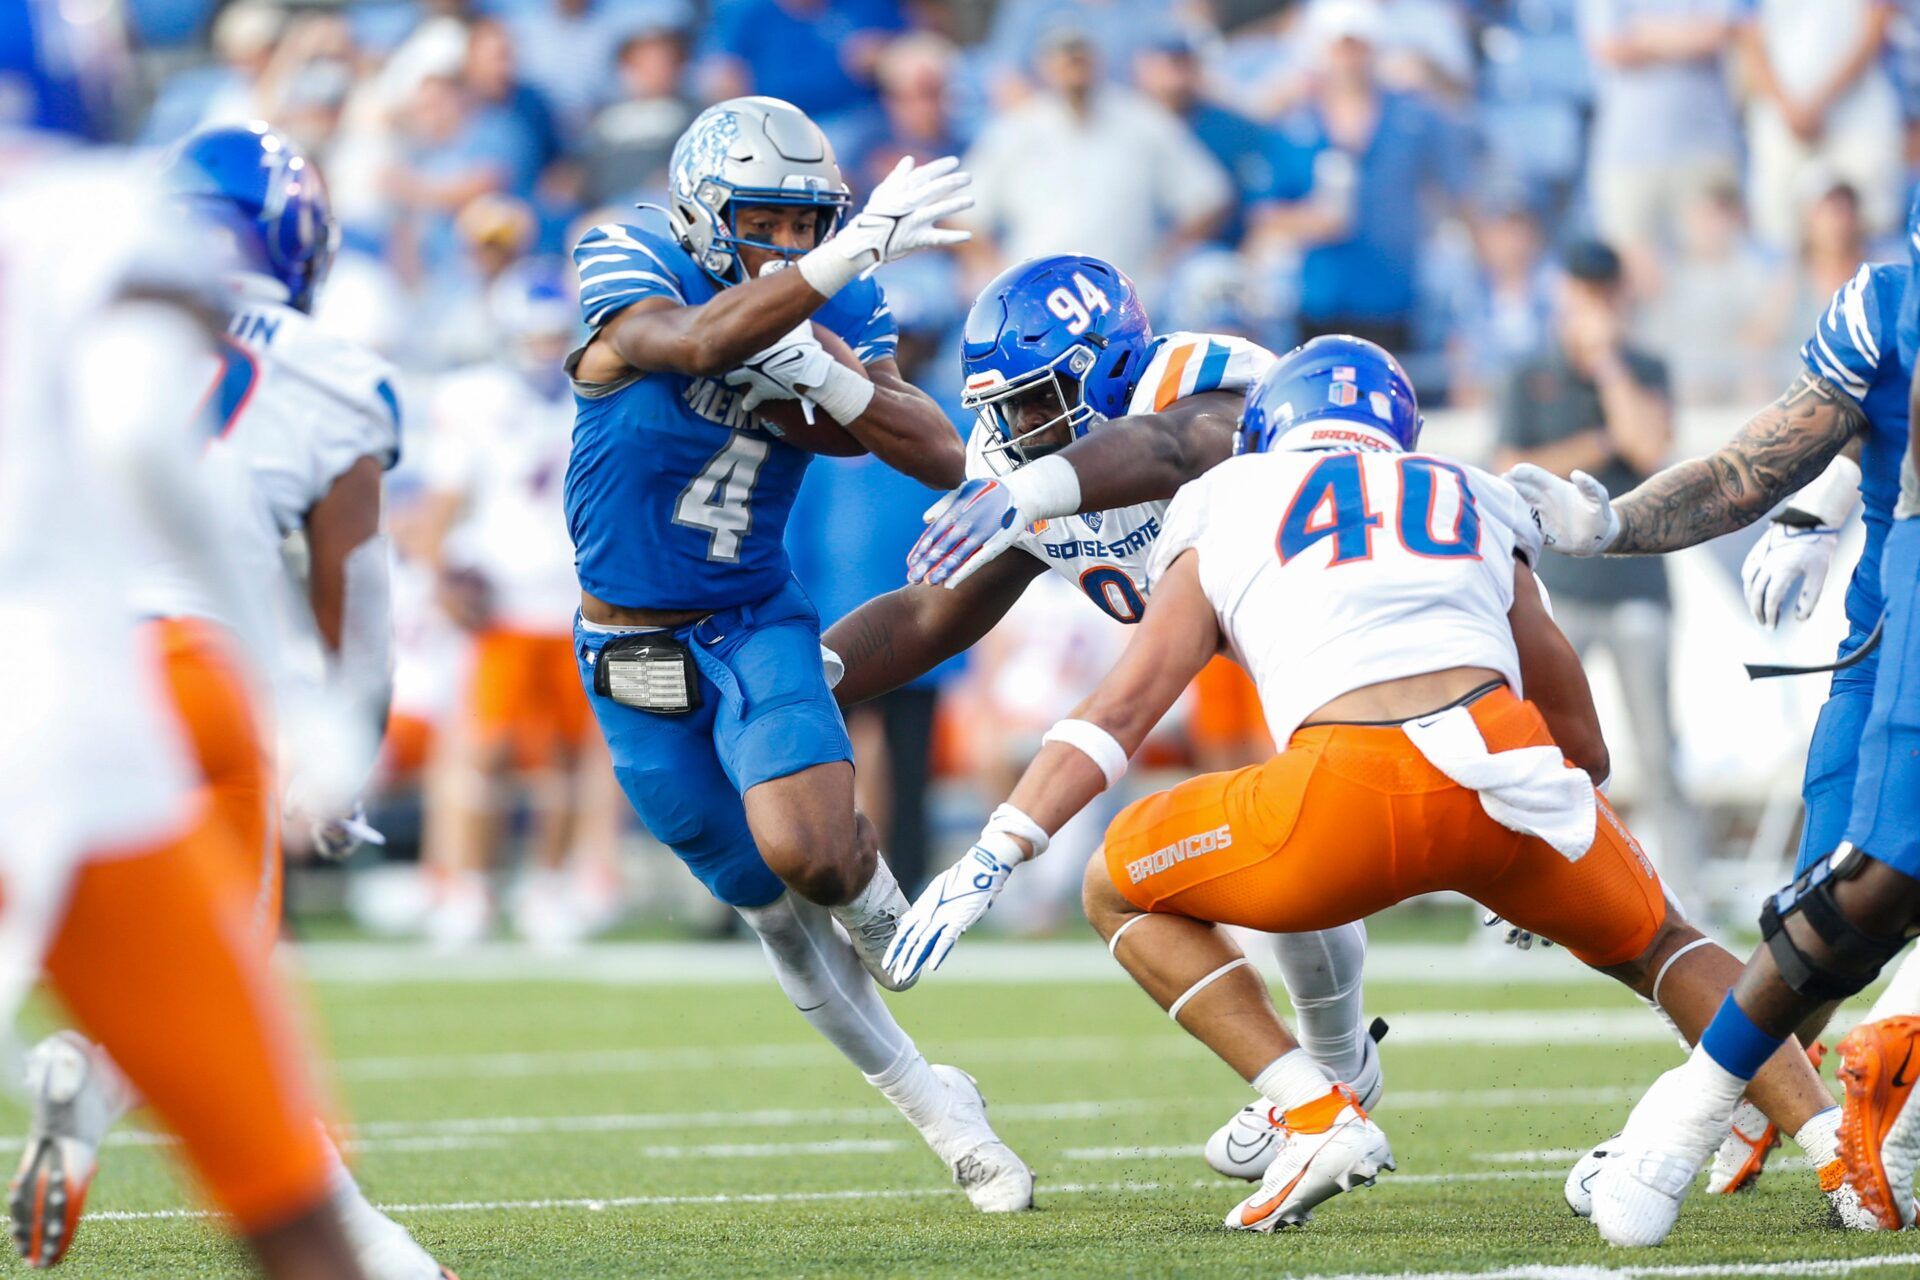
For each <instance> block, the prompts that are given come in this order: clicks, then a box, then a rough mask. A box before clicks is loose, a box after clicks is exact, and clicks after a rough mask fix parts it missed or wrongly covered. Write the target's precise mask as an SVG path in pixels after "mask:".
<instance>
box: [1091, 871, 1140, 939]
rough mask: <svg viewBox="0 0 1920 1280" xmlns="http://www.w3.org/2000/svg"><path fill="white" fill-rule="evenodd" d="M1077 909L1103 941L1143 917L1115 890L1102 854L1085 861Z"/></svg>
mask: <svg viewBox="0 0 1920 1280" xmlns="http://www.w3.org/2000/svg"><path fill="white" fill-rule="evenodd" d="M1080 909H1081V910H1082V911H1083V912H1085V913H1086V917H1087V923H1088V924H1090V925H1092V926H1093V927H1094V929H1096V930H1097V931H1098V932H1099V934H1100V936H1101V937H1103V938H1111V937H1112V936H1113V931H1114V930H1115V929H1118V928H1119V927H1120V926H1121V925H1123V924H1125V923H1126V922H1127V921H1128V920H1129V919H1131V918H1132V917H1134V916H1137V915H1141V914H1143V913H1142V912H1141V910H1140V908H1139V907H1136V906H1135V905H1134V904H1133V903H1131V902H1129V901H1127V899H1126V898H1125V897H1124V896H1122V894H1121V892H1120V890H1119V889H1118V888H1116V887H1115V886H1114V883H1113V877H1112V876H1111V875H1109V874H1108V872H1107V859H1106V855H1105V852H1104V851H1101V852H1098V853H1095V854H1094V855H1093V857H1091V858H1089V859H1088V860H1087V873H1086V875H1085V876H1083V877H1081V880H1080Z"/></svg>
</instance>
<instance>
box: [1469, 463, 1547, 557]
mask: <svg viewBox="0 0 1920 1280" xmlns="http://www.w3.org/2000/svg"><path fill="white" fill-rule="evenodd" d="M1464 470H1465V472H1466V475H1467V483H1468V484H1469V485H1470V486H1471V487H1472V489H1473V499H1474V503H1475V505H1476V506H1478V507H1479V508H1480V513H1481V515H1482V517H1483V518H1485V519H1488V520H1494V521H1497V522H1499V524H1500V525H1501V527H1503V528H1504V529H1506V530H1507V532H1508V533H1509V534H1511V535H1512V537H1513V554H1514V556H1515V557H1517V558H1518V559H1521V560H1524V561H1526V562H1527V563H1528V564H1529V565H1537V564H1539V563H1540V547H1541V543H1542V538H1541V534H1540V521H1539V519H1538V517H1536V516H1535V515H1534V514H1533V508H1532V507H1531V506H1529V505H1528V503H1527V500H1526V499H1525V498H1523V497H1521V496H1520V494H1519V491H1518V490H1516V489H1515V488H1514V487H1513V486H1512V485H1510V484H1508V483H1507V482H1506V481H1505V480H1502V479H1501V478H1500V477H1499V476H1496V475H1493V474H1492V473H1491V472H1487V471H1482V470H1481V469H1480V468H1478V467H1465V468H1464Z"/></svg>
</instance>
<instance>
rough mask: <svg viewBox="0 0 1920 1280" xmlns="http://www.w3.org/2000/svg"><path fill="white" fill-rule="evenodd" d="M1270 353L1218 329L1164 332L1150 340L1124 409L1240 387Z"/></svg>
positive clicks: (1148, 409) (1152, 409) (1151, 409)
mask: <svg viewBox="0 0 1920 1280" xmlns="http://www.w3.org/2000/svg"><path fill="white" fill-rule="evenodd" d="M1273 361H1274V355H1273V352H1271V351H1269V350H1267V349H1266V348H1265V347H1263V346H1260V345H1259V344H1258V343H1254V342H1249V341H1247V340H1246V339H1245V338H1236V337H1234V336H1232V335H1231V334H1224V333H1169V334H1163V335H1162V336H1160V337H1159V338H1156V339H1155V340H1154V343H1153V346H1152V347H1151V348H1149V350H1148V356H1147V367H1146V368H1145V369H1144V370H1142V371H1141V373H1140V377H1139V379H1138V380H1137V381H1136V382H1135V383H1134V386H1133V395H1132V397H1131V398H1130V399H1129V400H1128V402H1127V412H1128V413H1129V414H1137V413H1161V412H1163V411H1165V409H1166V408H1167V407H1168V406H1169V405H1171V404H1173V403H1175V402H1176V401H1180V400H1184V399H1186V398H1187V397H1188V396H1197V395H1201V394H1203V393H1205V392H1208V391H1241V392H1244V391H1245V390H1246V389H1247V388H1248V387H1250V386H1252V385H1253V384H1254V383H1255V382H1257V381H1259V379H1260V375H1261V374H1263V373H1265V372H1266V371H1267V369H1268V368H1269V367H1270V366H1271V365H1272V364H1273Z"/></svg>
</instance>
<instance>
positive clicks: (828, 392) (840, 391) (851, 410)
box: [807, 360, 873, 427]
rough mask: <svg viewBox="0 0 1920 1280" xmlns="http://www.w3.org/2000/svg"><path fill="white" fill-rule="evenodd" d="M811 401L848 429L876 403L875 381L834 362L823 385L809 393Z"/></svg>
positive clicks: (822, 382) (828, 369)
mask: <svg viewBox="0 0 1920 1280" xmlns="http://www.w3.org/2000/svg"><path fill="white" fill-rule="evenodd" d="M807 399H809V400H811V401H813V403H814V405H815V406H816V407H817V408H819V409H820V411H821V412H823V413H825V414H826V415H827V416H828V417H829V418H832V419H833V420H834V421H835V422H837V423H839V424H840V425H841V426H843V427H844V426H846V425H847V424H848V423H849V422H852V421H853V420H854V419H856V418H858V417H859V416H860V415H861V414H863V413H865V412H866V411H867V406H868V405H870V404H872V403H873V381H872V379H870V378H867V377H866V376H864V375H863V374H858V373H855V372H854V371H853V370H851V369H849V368H847V366H845V365H843V364H841V363H840V362H839V361H838V360H834V361H833V362H832V363H830V364H829V365H828V366H827V372H826V376H825V378H823V379H822V380H821V383H820V385H819V386H817V387H815V388H813V389H812V390H811V391H809V392H807Z"/></svg>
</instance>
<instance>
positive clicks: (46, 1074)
mask: <svg viewBox="0 0 1920 1280" xmlns="http://www.w3.org/2000/svg"><path fill="white" fill-rule="evenodd" d="M27 1095H28V1098H29V1100H30V1101H31V1103H32V1105H33V1115H32V1118H31V1119H30V1120H29V1121H28V1124H27V1141H26V1149H25V1150H24V1151H22V1152H21V1154H20V1167H19V1170H18V1171H17V1172H16V1173H15V1174H14V1175H13V1182H12V1184H11V1185H10V1186H9V1187H8V1197H7V1209H8V1212H9V1214H10V1216H11V1217H12V1219H13V1243H14V1247H15V1248H17V1249H18V1250H19V1251H20V1256H21V1257H23V1258H25V1259H26V1260H27V1265H28V1266H29V1267H34V1268H42V1267H51V1266H53V1265H54V1264H55V1263H57V1262H59V1261H60V1259H61V1258H62V1257H64V1256H66V1252H67V1247H68V1246H69V1245H71V1244H72V1243H73V1236H74V1233H75V1232H76V1231H77V1230H79V1227H80V1214H81V1212H82V1210H84V1209H85V1207H86V1203H87V1188H88V1187H90V1186H91V1185H92V1184H93V1175H94V1170H95V1168H96V1167H97V1166H98V1163H99V1154H100V1142H101V1139H103V1138H105V1137H106V1135H107V1130H108V1129H109V1128H111V1127H112V1126H113V1124H114V1122H115V1121H116V1120H118V1119H119V1118H120V1117H121V1116H122V1115H125V1114H126V1112H127V1108H128V1107H129V1106H130V1105H131V1102H132V1094H131V1090H130V1089H129V1087H128V1085H127V1083H126V1081H125V1080H124V1079H123V1078H122V1077H121V1075H120V1072H119V1070H118V1069H117V1068H116V1067H114V1065H113V1064H112V1063H111V1062H110V1061H108V1060H107V1057H106V1055H105V1053H104V1052H103V1051H102V1050H100V1049H99V1048H98V1047H96V1046H95V1045H94V1044H93V1043H92V1042H90V1041H89V1040H87V1038H86V1037H85V1036H82V1035H81V1034H80V1033H79V1032H77V1031H60V1032H56V1033H55V1034H53V1035H51V1036H48V1037H47V1038H46V1039H45V1040H42V1041H41V1042H40V1043H39V1044H37V1045H35V1046H34V1047H33V1050H32V1051H31V1052H30V1053H29V1054H28V1055H27Z"/></svg>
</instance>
